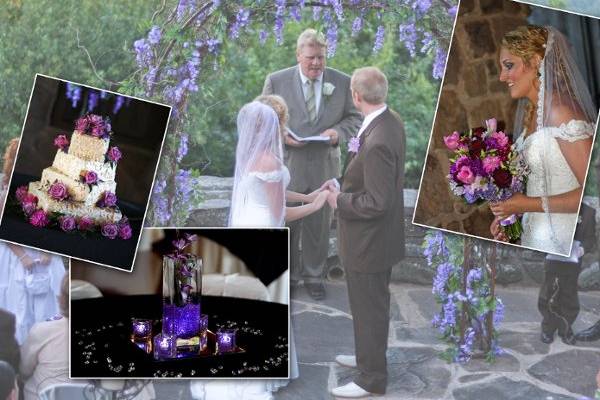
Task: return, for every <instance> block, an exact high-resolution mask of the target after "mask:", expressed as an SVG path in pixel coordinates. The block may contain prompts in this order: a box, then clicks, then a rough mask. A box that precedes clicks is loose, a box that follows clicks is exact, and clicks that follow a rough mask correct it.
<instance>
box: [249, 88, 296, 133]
mask: <svg viewBox="0 0 600 400" xmlns="http://www.w3.org/2000/svg"><path fill="white" fill-rule="evenodd" d="M254 101H258V102H261V103H263V104H266V105H268V106H269V107H271V108H272V109H273V110H275V113H277V118H278V119H279V130H280V132H282V133H283V132H284V130H285V127H286V125H287V123H288V119H289V118H290V114H289V111H288V106H287V104H286V103H285V100H284V99H283V97H281V96H278V95H276V94H263V95H260V96H258V97H257V98H255V99H254Z"/></svg>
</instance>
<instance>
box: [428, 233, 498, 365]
mask: <svg viewBox="0 0 600 400" xmlns="http://www.w3.org/2000/svg"><path fill="white" fill-rule="evenodd" d="M492 246H493V245H492ZM423 249H424V250H423V254H424V256H425V257H426V259H427V264H428V265H429V266H430V267H431V268H433V269H435V271H436V273H435V276H434V279H433V289H432V292H433V294H434V296H435V299H436V302H437V303H438V304H440V305H441V309H440V312H439V313H436V314H435V315H434V317H433V320H432V324H433V326H434V327H435V328H437V329H438V330H439V332H440V334H441V335H442V338H443V339H444V340H445V341H446V342H448V343H449V345H450V347H448V348H447V349H446V350H445V351H444V352H443V353H442V357H443V358H444V359H446V360H447V361H449V362H458V363H466V362H468V361H469V360H470V359H471V357H473V356H474V355H475V354H478V353H479V352H481V353H483V354H485V357H486V359H487V360H488V361H493V360H494V358H495V357H496V356H497V355H499V354H502V349H501V348H500V346H499V344H498V332H497V330H496V328H497V326H498V325H499V324H500V322H501V321H502V320H503V318H504V304H503V303H502V300H500V298H498V297H497V296H496V295H495V292H494V287H495V282H494V281H495V267H494V266H493V265H491V266H490V265H485V264H486V263H485V261H483V262H482V263H483V264H484V265H482V266H480V267H476V266H474V263H473V262H472V261H471V260H472V259H473V252H474V250H473V246H472V242H471V239H469V238H463V237H460V236H456V235H447V234H444V233H442V232H441V231H429V232H427V234H426V235H425V240H424V242H423ZM491 251H492V252H493V251H494V249H493V248H492V249H491ZM480 261H481V260H480ZM493 262H495V261H494V260H492V263H493Z"/></svg>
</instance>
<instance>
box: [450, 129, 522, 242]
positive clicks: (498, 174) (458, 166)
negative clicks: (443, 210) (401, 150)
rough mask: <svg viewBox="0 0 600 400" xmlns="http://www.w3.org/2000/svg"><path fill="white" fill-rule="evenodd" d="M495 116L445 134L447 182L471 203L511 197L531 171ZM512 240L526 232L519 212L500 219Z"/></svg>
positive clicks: (520, 188) (519, 190)
mask: <svg viewBox="0 0 600 400" xmlns="http://www.w3.org/2000/svg"><path fill="white" fill-rule="evenodd" d="M496 128H497V122H496V119H495V118H492V119H489V120H487V121H486V128H483V127H479V128H473V129H469V130H467V131H464V132H456V131H455V132H453V133H452V134H451V135H448V136H444V143H445V144H446V147H447V148H448V149H449V150H451V151H452V152H453V155H452V157H451V158H450V173H449V174H448V176H447V178H448V182H449V183H450V190H451V191H452V193H454V194H455V195H456V196H459V197H462V198H463V199H464V200H465V201H466V202H467V203H468V204H481V203H483V202H489V201H491V202H496V201H504V200H507V199H509V198H510V197H511V196H512V195H513V194H515V193H521V192H523V190H524V189H525V183H526V181H527V176H528V174H529V169H528V167H527V164H525V161H524V159H523V157H522V155H521V154H519V153H518V152H517V151H516V150H515V148H514V144H513V143H512V139H511V138H510V137H509V136H507V135H506V134H505V133H504V132H502V131H498V130H497V129H496ZM500 225H501V228H502V230H503V232H504V233H505V234H506V236H507V237H508V239H509V241H510V242H516V241H517V240H518V239H519V238H520V237H521V233H522V232H523V227H522V225H521V218H520V216H517V215H511V216H510V217H508V218H506V219H504V220H502V221H500Z"/></svg>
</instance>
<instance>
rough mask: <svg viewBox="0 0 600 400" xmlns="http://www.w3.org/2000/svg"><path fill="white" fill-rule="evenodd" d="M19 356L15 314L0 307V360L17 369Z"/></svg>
mask: <svg viewBox="0 0 600 400" xmlns="http://www.w3.org/2000/svg"><path fill="white" fill-rule="evenodd" d="M19 357H20V354H19V344H18V343H17V340H16V339H15V316H14V315H13V314H12V313H10V312H8V311H6V310H3V309H2V308H0V361H6V362H7V363H9V364H10V365H11V366H12V367H13V369H14V370H18V369H19ZM0 399H1V397H0Z"/></svg>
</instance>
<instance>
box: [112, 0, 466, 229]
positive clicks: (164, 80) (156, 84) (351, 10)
mask: <svg viewBox="0 0 600 400" xmlns="http://www.w3.org/2000/svg"><path fill="white" fill-rule="evenodd" d="M167 3H170V6H169V5H167ZM169 7H170V8H169ZM455 15H456V0H396V1H391V0H381V1H373V0H321V1H307V0H262V1H239V2H225V1H221V0H179V1H177V2H163V4H162V6H161V7H160V8H159V9H158V10H157V11H156V12H155V13H154V15H153V17H152V20H151V22H150V25H151V27H150V28H149V29H148V31H147V35H146V36H145V37H143V38H140V39H138V40H136V41H135V42H134V44H133V50H134V52H135V61H136V64H137V67H138V70H137V71H136V73H135V74H134V76H133V77H132V78H131V79H130V80H129V81H127V82H125V83H124V84H123V87H122V89H123V90H126V91H128V92H131V93H135V94H137V95H142V96H145V97H147V98H152V99H155V100H157V101H160V102H163V103H166V104H169V105H171V106H173V111H172V113H171V120H170V124H169V134H168V139H167V141H166V145H165V149H164V150H163V156H162V159H161V165H160V167H159V172H158V177H157V183H156V184H155V189H154V191H153V196H152V204H151V209H150V212H149V213H148V218H147V222H148V223H149V224H151V225H154V226H165V225H173V224H175V225H183V224H185V222H186V219H187V217H188V215H189V211H191V208H192V207H194V204H192V202H189V201H188V202H184V201H186V200H189V199H190V197H192V196H193V197H196V198H200V195H199V194H198V193H194V191H195V189H192V188H194V187H195V186H196V185H195V184H194V179H195V177H194V176H193V174H191V173H190V170H189V169H187V170H186V168H185V167H183V166H182V165H181V161H182V159H183V158H184V157H185V156H186V154H187V150H188V139H189V136H188V134H187V133H185V130H186V123H187V121H186V109H187V107H186V106H187V103H188V101H189V99H190V97H191V96H193V94H194V93H195V92H197V91H198V90H199V88H200V86H201V84H202V79H203V78H205V79H210V77H211V74H210V72H211V70H213V69H218V68H219V66H220V65H222V64H223V63H224V62H225V60H223V57H222V53H221V50H222V46H223V43H224V42H225V41H235V40H238V41H243V40H247V39H248V38H249V37H256V38H258V40H259V42H260V43H266V41H267V40H269V39H270V38H272V39H273V40H274V42H275V43H276V44H282V43H283V32H284V28H285V26H286V24H288V23H297V22H300V21H302V20H305V21H311V20H312V21H313V25H314V26H315V27H318V28H319V29H321V30H322V31H323V32H324V33H325V35H326V37H327V41H328V48H327V56H328V57H333V56H334V55H335V53H336V49H337V43H338V41H339V40H340V34H341V33H340V32H341V31H342V30H341V29H340V28H342V27H343V24H346V23H348V24H349V26H350V27H351V34H350V35H351V37H356V36H357V35H358V34H359V33H360V32H362V31H364V30H365V29H367V28H369V29H370V30H372V31H373V32H376V33H375V38H374V42H373V52H379V51H381V49H382V48H383V46H384V43H385V41H386V38H390V39H394V41H400V42H402V43H403V44H404V46H405V47H406V48H407V49H408V50H409V52H410V54H411V55H413V56H414V55H416V54H417V52H421V53H423V54H427V53H431V54H433V58H434V62H433V66H432V75H433V76H434V77H435V78H441V75H442V72H443V70H444V65H445V61H446V54H447V48H448V45H449V39H450V33H451V29H452V23H453V19H454V17H455ZM373 23H374V24H376V25H374V26H369V24H371V25H372V24H373Z"/></svg>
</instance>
